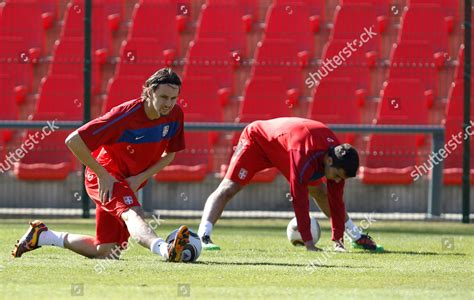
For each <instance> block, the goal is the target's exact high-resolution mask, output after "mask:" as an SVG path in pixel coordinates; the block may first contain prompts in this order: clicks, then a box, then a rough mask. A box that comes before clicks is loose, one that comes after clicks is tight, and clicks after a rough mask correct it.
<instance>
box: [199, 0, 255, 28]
mask: <svg viewBox="0 0 474 300" xmlns="http://www.w3.org/2000/svg"><path fill="white" fill-rule="evenodd" d="M234 4H238V5H239V6H240V8H239V10H241V13H242V15H243V16H244V19H248V22H249V25H250V24H251V23H252V22H256V21H258V19H259V9H260V7H259V1H258V0H240V1H235V0H207V1H206V5H208V6H209V5H212V6H214V5H234ZM201 13H202V12H201Z"/></svg>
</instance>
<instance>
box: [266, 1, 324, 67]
mask: <svg viewBox="0 0 474 300" xmlns="http://www.w3.org/2000/svg"><path fill="white" fill-rule="evenodd" d="M310 22H311V21H310V13H309V10H308V6H307V5H305V4H304V3H291V2H290V3H285V4H283V3H282V4H278V1H277V2H276V3H275V4H273V5H271V6H270V8H269V9H268V11H267V16H266V20H265V24H266V26H265V39H288V40H290V41H291V42H292V43H294V44H295V45H296V48H297V50H298V52H299V55H300V56H301V57H306V58H305V59H306V60H308V57H311V56H312V55H313V52H314V33H315V32H316V31H315V29H314V30H313V31H312V30H311V26H310V25H311V23H310ZM318 30H319V28H318Z"/></svg>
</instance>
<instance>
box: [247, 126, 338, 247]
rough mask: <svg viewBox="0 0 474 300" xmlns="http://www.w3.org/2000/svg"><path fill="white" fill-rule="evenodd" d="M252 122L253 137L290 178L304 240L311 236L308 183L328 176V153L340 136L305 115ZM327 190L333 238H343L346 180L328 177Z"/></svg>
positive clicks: (294, 206)
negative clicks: (325, 170)
mask: <svg viewBox="0 0 474 300" xmlns="http://www.w3.org/2000/svg"><path fill="white" fill-rule="evenodd" d="M250 126H251V128H250V136H251V137H252V139H253V140H254V141H255V142H256V143H257V144H258V145H259V146H260V147H261V148H262V150H263V151H264V152H265V154H266V155H267V158H268V159H269V160H270V161H271V163H272V164H273V165H274V166H275V167H276V168H277V169H278V170H280V171H281V172H282V173H283V175H284V176H285V177H286V179H287V180H288V181H289V183H290V193H291V197H292V199H293V200H292V203H293V208H294V210H295V215H296V218H297V222H298V230H299V231H300V233H301V237H302V238H303V240H304V241H309V240H311V239H312V236H311V227H310V218H309V197H308V183H310V182H311V181H314V180H318V179H320V178H322V177H323V176H324V162H323V159H324V156H325V154H326V153H327V152H328V150H329V148H331V147H335V146H337V145H339V144H340V142H339V140H338V139H337V137H336V136H335V134H334V132H332V131H331V130H330V129H329V128H328V127H326V126H325V125H324V124H323V123H320V122H317V121H313V120H308V119H303V118H277V119H272V120H266V121H257V122H254V123H252V124H251V125H250ZM327 190H328V201H329V207H330V211H331V228H332V240H340V239H342V238H343V235H344V228H345V227H344V224H345V218H346V209H345V206H344V201H343V193H344V180H341V181H339V183H337V182H335V181H334V180H327Z"/></svg>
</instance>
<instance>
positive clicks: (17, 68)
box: [0, 37, 33, 103]
mask: <svg viewBox="0 0 474 300" xmlns="http://www.w3.org/2000/svg"><path fill="white" fill-rule="evenodd" d="M0 44H1V45H2V46H1V47H0V74H7V75H9V76H10V78H11V80H12V82H13V85H14V91H15V100H16V101H17V103H21V102H23V101H24V99H25V97H26V95H27V94H28V92H30V90H31V85H32V82H33V66H32V65H31V59H30V55H29V51H28V47H27V46H26V43H25V41H24V39H23V38H20V37H0Z"/></svg>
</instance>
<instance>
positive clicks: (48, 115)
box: [34, 75, 84, 120]
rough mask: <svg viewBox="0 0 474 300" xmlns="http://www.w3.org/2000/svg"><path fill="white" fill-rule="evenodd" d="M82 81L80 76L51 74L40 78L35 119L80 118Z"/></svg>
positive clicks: (81, 115)
mask: <svg viewBox="0 0 474 300" xmlns="http://www.w3.org/2000/svg"><path fill="white" fill-rule="evenodd" d="M83 88H84V87H83V81H82V78H81V77H76V76H67V75H51V76H47V77H45V78H43V79H42V81H41V86H40V88H39V98H38V102H37V105H36V110H35V113H34V118H35V120H41V119H40V117H39V116H41V118H43V120H55V119H58V120H82V117H83V97H84V95H83Z"/></svg>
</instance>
